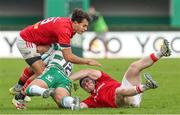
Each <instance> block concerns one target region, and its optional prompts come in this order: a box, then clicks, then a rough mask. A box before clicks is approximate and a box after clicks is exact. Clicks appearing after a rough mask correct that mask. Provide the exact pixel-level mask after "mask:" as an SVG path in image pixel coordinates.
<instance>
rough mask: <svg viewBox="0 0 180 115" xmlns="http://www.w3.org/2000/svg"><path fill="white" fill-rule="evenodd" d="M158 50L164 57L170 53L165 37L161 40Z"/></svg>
mask: <svg viewBox="0 0 180 115" xmlns="http://www.w3.org/2000/svg"><path fill="white" fill-rule="evenodd" d="M160 52H161V53H162V55H163V56H165V57H168V56H170V55H171V50H170V49H169V42H168V41H167V40H166V39H164V40H163V44H162V45H161V49H160Z"/></svg>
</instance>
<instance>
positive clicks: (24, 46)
mask: <svg viewBox="0 0 180 115" xmlns="http://www.w3.org/2000/svg"><path fill="white" fill-rule="evenodd" d="M16 45H17V47H18V49H19V51H20V53H21V55H22V56H23V58H24V59H29V58H32V57H38V56H40V53H37V49H36V44H34V43H32V42H27V41H25V40H23V39H22V38H21V36H20V35H19V37H18V38H17V40H16Z"/></svg>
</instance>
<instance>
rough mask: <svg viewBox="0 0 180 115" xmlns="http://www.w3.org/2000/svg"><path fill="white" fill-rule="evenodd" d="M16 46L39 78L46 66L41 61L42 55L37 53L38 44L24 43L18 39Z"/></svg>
mask: <svg viewBox="0 0 180 115" xmlns="http://www.w3.org/2000/svg"><path fill="white" fill-rule="evenodd" d="M16 44H17V47H18V49H19V51H20V53H21V54H22V56H23V58H24V59H25V61H26V62H27V63H28V65H29V66H30V67H31V68H32V70H33V71H34V73H35V74H36V75H37V76H38V75H40V74H41V73H42V72H43V70H44V68H45V64H44V63H43V61H42V59H41V56H40V53H38V52H37V46H36V44H34V43H32V42H27V41H24V40H23V39H22V38H21V37H19V38H18V39H17V42H16Z"/></svg>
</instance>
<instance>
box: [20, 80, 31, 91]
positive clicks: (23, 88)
mask: <svg viewBox="0 0 180 115" xmlns="http://www.w3.org/2000/svg"><path fill="white" fill-rule="evenodd" d="M31 81H32V79H31V78H29V79H28V80H27V81H26V83H25V84H24V86H23V87H22V91H23V92H24V91H25V89H26V87H27V86H28V85H29V84H30V83H31Z"/></svg>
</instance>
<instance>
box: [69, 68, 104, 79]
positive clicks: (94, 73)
mask: <svg viewBox="0 0 180 115" xmlns="http://www.w3.org/2000/svg"><path fill="white" fill-rule="evenodd" d="M87 76H88V77H90V78H92V79H94V80H97V79H98V78H100V77H101V71H99V70H94V69H84V70H80V71H78V72H76V73H74V74H72V75H71V76H70V79H71V80H72V81H76V80H79V79H81V78H84V77H87Z"/></svg>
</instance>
